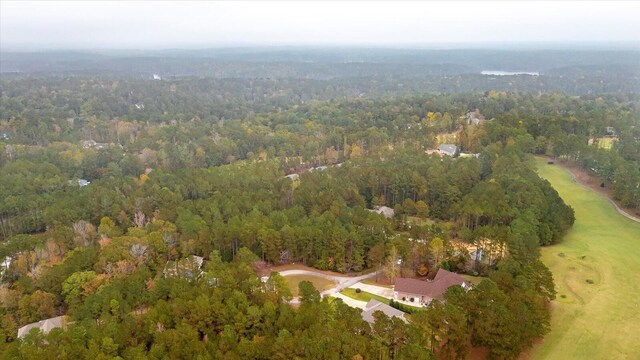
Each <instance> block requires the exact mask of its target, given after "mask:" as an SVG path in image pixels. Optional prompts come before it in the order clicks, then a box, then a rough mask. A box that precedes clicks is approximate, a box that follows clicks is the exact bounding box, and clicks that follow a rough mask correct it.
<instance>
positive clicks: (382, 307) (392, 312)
mask: <svg viewBox="0 0 640 360" xmlns="http://www.w3.org/2000/svg"><path fill="white" fill-rule="evenodd" d="M376 311H382V312H383V313H384V314H385V315H387V316H388V317H389V318H394V317H397V318H399V319H400V320H402V321H404V322H405V323H406V322H407V319H405V318H404V312H402V311H400V310H398V309H396V308H394V307H391V306H389V305H387V304H385V303H382V302H380V301H378V300H376V299H371V300H369V302H368V303H367V305H365V307H364V310H363V311H362V319H363V320H364V321H366V322H368V323H369V324H371V325H373V323H374V322H376V320H375V318H374V317H373V314H374V313H375V312H376Z"/></svg>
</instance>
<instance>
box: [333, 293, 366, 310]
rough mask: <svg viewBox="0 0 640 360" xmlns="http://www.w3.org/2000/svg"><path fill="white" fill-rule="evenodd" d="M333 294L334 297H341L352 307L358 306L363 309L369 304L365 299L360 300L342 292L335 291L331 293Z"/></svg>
mask: <svg viewBox="0 0 640 360" xmlns="http://www.w3.org/2000/svg"><path fill="white" fill-rule="evenodd" d="M331 296H333V297H334V298H338V299H341V300H342V301H343V302H344V303H345V304H347V305H349V306H351V307H352V308H358V309H363V310H364V308H365V306H367V303H366V302H364V301H360V300H356V299H352V298H350V297H348V296H345V295H342V294H340V293H333V294H331Z"/></svg>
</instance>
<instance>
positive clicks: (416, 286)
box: [393, 268, 465, 299]
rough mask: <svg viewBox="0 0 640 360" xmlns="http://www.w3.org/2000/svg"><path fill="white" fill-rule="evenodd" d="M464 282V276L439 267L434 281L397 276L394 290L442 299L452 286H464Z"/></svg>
mask: <svg viewBox="0 0 640 360" xmlns="http://www.w3.org/2000/svg"><path fill="white" fill-rule="evenodd" d="M463 284H465V281H464V279H463V278H462V276H460V275H458V274H456V273H453V272H450V271H447V270H445V269H442V268H441V269H438V273H437V274H436V277H435V278H434V279H433V281H422V280H416V279H406V278H397V279H396V283H395V285H394V288H393V290H394V291H398V292H404V293H409V294H418V295H425V296H429V297H430V298H432V299H440V298H442V296H443V295H444V293H445V291H447V289H448V288H450V287H451V286H454V285H460V286H462V285H463Z"/></svg>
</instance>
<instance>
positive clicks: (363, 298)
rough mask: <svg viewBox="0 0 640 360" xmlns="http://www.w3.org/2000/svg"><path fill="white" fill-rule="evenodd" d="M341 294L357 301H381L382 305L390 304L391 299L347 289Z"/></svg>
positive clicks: (416, 307) (422, 308) (420, 308)
mask: <svg viewBox="0 0 640 360" xmlns="http://www.w3.org/2000/svg"><path fill="white" fill-rule="evenodd" d="M340 293H341V294H342V295H344V296H348V297H350V298H352V299H355V300H360V301H364V302H369V300H371V299H376V300H378V301H380V302H381V303H385V304H389V299H387V298H385V297H382V296H380V295H376V294H372V293H369V292H366V291H360V293H356V289H352V288H346V289H344V290H342V291H341V292H340ZM402 305H403V306H406V307H408V308H412V309H416V310H424V307H418V306H411V305H407V304H402Z"/></svg>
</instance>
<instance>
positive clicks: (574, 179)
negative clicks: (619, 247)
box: [560, 165, 640, 222]
mask: <svg viewBox="0 0 640 360" xmlns="http://www.w3.org/2000/svg"><path fill="white" fill-rule="evenodd" d="M560 166H561V167H562V168H563V169H564V170H565V171H566V172H568V173H569V175H571V179H572V180H573V182H575V183H576V184H578V185H580V186H582V187H583V188H585V189H587V190H590V191H593V192H595V193H596V194H598V195H600V196H604V197H605V198H606V199H607V200H609V202H610V203H611V205H613V207H614V208H615V209H616V210H617V211H618V213H619V214H620V215H622V216H624V217H626V218H627V219H631V220H633V221H636V222H640V218H637V217H635V216H633V215H631V214H629V213H628V212H626V211H625V210H624V209H622V208H621V207H620V206H618V204H616V202H615V201H613V200H612V199H610V198H609V197H608V196H606V195H603V194H601V193H599V192H598V191H595V190H593V189H592V188H590V187H588V186H586V185H585V184H583V183H581V182H580V181H579V180H578V178H577V177H576V174H574V173H573V172H572V171H571V170H569V169H567V168H566V167H564V166H562V165H560Z"/></svg>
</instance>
